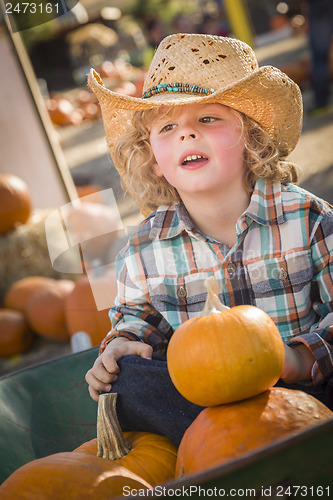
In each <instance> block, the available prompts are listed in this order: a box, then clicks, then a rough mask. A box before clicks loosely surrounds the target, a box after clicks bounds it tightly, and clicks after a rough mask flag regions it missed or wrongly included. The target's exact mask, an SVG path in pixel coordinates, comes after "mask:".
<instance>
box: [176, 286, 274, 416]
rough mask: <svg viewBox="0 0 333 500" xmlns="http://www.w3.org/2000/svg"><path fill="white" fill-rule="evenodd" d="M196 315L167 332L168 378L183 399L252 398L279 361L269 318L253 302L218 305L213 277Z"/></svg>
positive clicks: (209, 401) (226, 400) (202, 403)
mask: <svg viewBox="0 0 333 500" xmlns="http://www.w3.org/2000/svg"><path fill="white" fill-rule="evenodd" d="M206 286H207V288H208V298H207V302H206V305H205V308H204V310H203V314H202V315H201V317H197V318H191V319H189V320H187V321H185V322H184V323H183V324H182V325H180V327H179V328H178V329H177V330H176V331H175V333H174V334H173V335H172V337H171V339H170V342H169V346H168V351H167V362H168V369H169V373H170V377H171V379H172V382H173V383H174V385H175V386H176V388H177V389H178V391H179V392H180V393H181V394H182V396H184V397H185V398H186V399H188V400H189V401H191V402H192V403H195V404H197V405H199V406H213V405H219V404H224V403H230V402H233V401H239V400H242V399H245V398H249V397H252V396H255V395H257V394H259V393H261V392H263V391H265V390H266V389H268V388H269V387H271V386H273V385H274V384H275V383H276V382H277V381H278V379H279V378H280V375H281V372H282V368H283V363H284V347H283V341H282V338H281V335H280V333H279V331H278V329H277V327H276V326H275V324H274V322H273V321H272V319H271V318H270V317H269V316H268V315H267V314H266V313H265V312H264V311H262V310H261V309H259V308H257V307H254V306H248V305H244V306H235V307H232V308H231V309H229V308H226V307H225V306H223V305H222V304H221V303H220V301H219V299H218V297H217V286H216V283H215V280H214V278H209V279H208V280H206Z"/></svg>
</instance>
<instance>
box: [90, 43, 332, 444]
mask: <svg viewBox="0 0 333 500" xmlns="http://www.w3.org/2000/svg"><path fill="white" fill-rule="evenodd" d="M89 84H90V86H91V88H92V89H93V91H94V92H95V93H96V95H97V96H98V98H99V101H100V103H101V107H102V111H103V118H104V124H105V129H106V135H107V139H108V145H109V148H110V152H111V155H112V157H113V160H114V163H115V165H116V167H117V169H118V170H119V172H120V175H121V177H122V181H123V183H124V186H125V187H126V189H127V190H128V191H129V192H130V194H131V195H132V196H133V197H134V199H135V200H136V202H137V204H138V206H139V207H140V209H141V210H142V212H143V213H144V214H149V215H148V217H147V218H146V219H145V220H144V221H143V223H142V224H141V225H140V226H139V227H138V228H137V230H136V231H135V232H134V233H133V234H132V236H131V238H130V240H129V242H128V245H127V246H126V247H125V248H124V249H123V250H122V251H121V252H120V254H119V255H118V258H117V268H116V271H117V280H118V296H117V300H116V304H115V306H114V307H113V308H112V309H111V311H110V317H111V322H112V330H111V332H110V333H109V334H108V335H107V337H106V339H105V340H104V341H103V343H102V345H101V353H100V356H99V357H98V359H97V360H96V362H95V364H94V366H93V367H92V368H91V369H90V370H89V371H88V373H87V375H86V380H87V382H88V384H89V391H90V395H91V397H92V398H93V399H94V400H96V401H97V400H98V396H99V391H110V390H111V388H112V390H114V391H116V392H117V393H118V394H119V395H120V398H119V404H118V413H119V416H120V422H121V424H122V425H123V428H124V429H125V428H126V429H127V428H128V429H130V428H137V429H140V428H141V430H152V431H154V432H161V433H164V434H166V435H168V436H169V437H171V439H173V441H174V442H175V443H176V444H177V443H179V440H180V438H181V435H182V433H183V432H184V430H185V429H186V427H187V426H188V425H189V424H190V423H191V421H192V420H193V418H195V416H196V415H197V414H198V412H199V411H200V410H201V408H199V407H195V405H191V404H190V403H188V402H186V401H185V400H183V398H181V397H180V395H179V394H178V393H177V391H176V390H175V389H174V388H173V386H172V384H171V382H170V380H169V378H168V373H167V367H166V362H165V354H166V349H167V345H168V341H169V339H170V337H171V335H172V333H173V332H174V331H175V329H176V328H177V327H178V326H179V325H180V324H181V323H182V322H184V321H185V320H186V319H188V318H190V317H193V316H196V315H198V313H199V311H201V310H202V308H203V304H204V302H205V298H206V292H205V288H204V286H203V283H204V281H205V279H206V278H207V277H208V276H210V275H213V276H214V277H215V279H216V281H217V283H218V287H219V297H220V300H221V301H222V302H224V303H225V304H226V305H228V306H234V305H238V304H251V305H255V306H257V307H260V308H261V309H263V310H264V311H265V312H266V313H267V314H269V315H270V316H271V318H272V319H273V320H274V322H275V323H276V325H277V327H278V329H279V331H280V333H281V336H282V338H283V339H284V341H285V354H286V357H285V365H284V368H283V373H282V381H281V384H283V383H285V384H287V387H297V388H299V387H302V388H303V389H304V390H306V391H307V392H311V393H312V394H314V395H316V396H317V397H319V398H321V399H322V400H324V401H326V402H327V399H324V398H325V390H326V393H327V386H328V382H329V380H330V379H331V378H332V371H333V363H332V341H333V312H332V304H333V302H332V298H333V286H332V285H333V283H332V280H333V273H332V257H331V248H332V243H333V238H332V234H333V224H332V220H333V219H332V215H333V212H332V208H331V207H330V206H329V205H328V204H327V203H326V202H324V201H322V200H320V199H318V198H317V197H315V196H314V195H312V194H310V193H308V192H306V191H304V190H302V189H300V188H298V187H296V186H295V185H294V184H293V183H294V182H296V181H297V172H296V168H295V166H294V165H292V164H291V163H289V162H288V161H286V157H287V156H288V154H289V153H290V152H291V151H292V150H293V149H294V147H295V146H296V144H297V141H298V138H299V135H300V133H301V123H302V98H301V93H300V90H299V88H298V86H297V85H296V84H295V83H294V82H293V81H292V80H290V79H289V78H288V77H287V76H286V75H285V74H283V73H282V72H281V71H279V70H278V69H276V68H273V67H270V66H267V67H262V68H258V63H257V60H256V58H255V55H254V53H253V51H252V49H251V48H250V47H249V46H247V45H246V44H244V43H243V42H240V41H238V40H236V39H230V38H224V37H218V36H211V35H197V34H193V35H189V34H177V35H171V36H169V37H167V38H165V39H164V40H163V41H162V42H161V44H160V45H159V47H158V49H157V51H156V54H155V56H154V59H153V61H152V63H151V67H150V69H149V72H148V75H147V77H146V80H145V86H144V93H143V97H142V99H141V98H132V97H126V96H122V95H118V94H116V93H114V92H112V91H110V90H108V89H106V88H105V87H104V86H103V83H102V81H101V80H100V78H99V76H98V75H97V74H96V73H95V72H94V71H93V70H92V71H91V73H90V75H89ZM153 353H154V355H157V356H159V357H160V359H151V358H152V355H153ZM119 367H120V368H121V370H120V371H119ZM118 375H119V378H118ZM295 384H296V386H295Z"/></svg>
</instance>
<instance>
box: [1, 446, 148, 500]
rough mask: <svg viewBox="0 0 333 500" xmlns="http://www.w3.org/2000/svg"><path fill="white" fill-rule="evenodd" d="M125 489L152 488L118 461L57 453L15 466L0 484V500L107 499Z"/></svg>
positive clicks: (118, 494) (88, 455) (72, 453)
mask: <svg viewBox="0 0 333 500" xmlns="http://www.w3.org/2000/svg"><path fill="white" fill-rule="evenodd" d="M124 488H127V490H128V491H130V490H132V489H137V490H144V489H146V488H152V485H150V484H149V483H148V482H147V481H145V480H144V479H142V478H140V477H139V476H137V475H136V474H134V473H133V472H130V471H129V470H128V469H126V468H125V467H122V466H121V465H118V464H113V463H112V462H110V461H108V460H105V459H104V458H99V457H96V456H93V455H91V454H88V453H75V452H64V453H56V454H55V455H50V456H48V457H45V458H40V459H39V460H34V461H33V462H29V463H28V464H25V465H23V466H22V467H20V468H19V469H17V470H16V471H15V472H14V473H13V474H12V475H11V476H9V478H8V479H6V480H5V481H4V482H3V483H2V485H1V486H0V498H1V500H13V499H15V498H17V499H20V500H37V499H38V500H50V499H52V500H64V499H66V500H91V499H92V498H96V499H98V500H109V499H111V498H115V497H119V496H121V495H123V494H124V491H126V489H125V490H124Z"/></svg>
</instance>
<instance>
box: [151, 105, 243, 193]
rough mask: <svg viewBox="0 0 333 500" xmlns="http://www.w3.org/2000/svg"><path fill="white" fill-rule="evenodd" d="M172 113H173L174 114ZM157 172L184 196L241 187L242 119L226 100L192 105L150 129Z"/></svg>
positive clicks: (186, 106)
mask: <svg viewBox="0 0 333 500" xmlns="http://www.w3.org/2000/svg"><path fill="white" fill-rule="evenodd" d="M170 116H171V117H170ZM150 144H151V147H152V150H153V153H154V157H155V160H156V163H155V164H154V166H153V170H154V172H155V174H156V175H157V176H159V177H162V176H164V177H165V178H166V180H167V181H168V182H169V183H170V184H171V185H172V186H173V187H174V188H176V189H177V191H178V193H179V195H180V197H182V195H184V197H187V198H188V196H195V194H196V193H202V192H204V191H205V192H206V193H207V194H210V193H211V194H213V193H214V192H216V193H218V192H219V193H221V190H222V191H223V190H225V189H228V187H230V186H231V183H233V185H235V184H234V183H236V185H239V186H241V185H242V184H243V174H244V167H243V163H244V159H243V154H244V140H243V135H242V124H241V121H240V119H239V117H238V116H237V115H236V113H234V112H233V111H232V110H231V109H230V108H228V107H226V106H223V105H222V104H216V103H209V104H187V105H184V106H179V107H177V109H176V112H175V113H174V114H171V115H169V116H164V117H162V118H161V119H160V120H155V121H154V122H153V123H152V125H151V127H150Z"/></svg>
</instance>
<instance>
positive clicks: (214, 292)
mask: <svg viewBox="0 0 333 500" xmlns="http://www.w3.org/2000/svg"><path fill="white" fill-rule="evenodd" d="M204 285H205V287H206V288H207V292H208V293H207V299H206V303H205V305H204V308H203V310H202V311H201V313H200V314H199V317H202V316H209V315H210V314H214V313H218V312H222V311H227V310H228V309H230V307H228V306H225V305H224V304H222V302H221V301H220V299H219V297H218V288H217V283H216V281H215V278H214V276H210V277H209V278H207V279H206V280H205V281H204Z"/></svg>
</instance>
